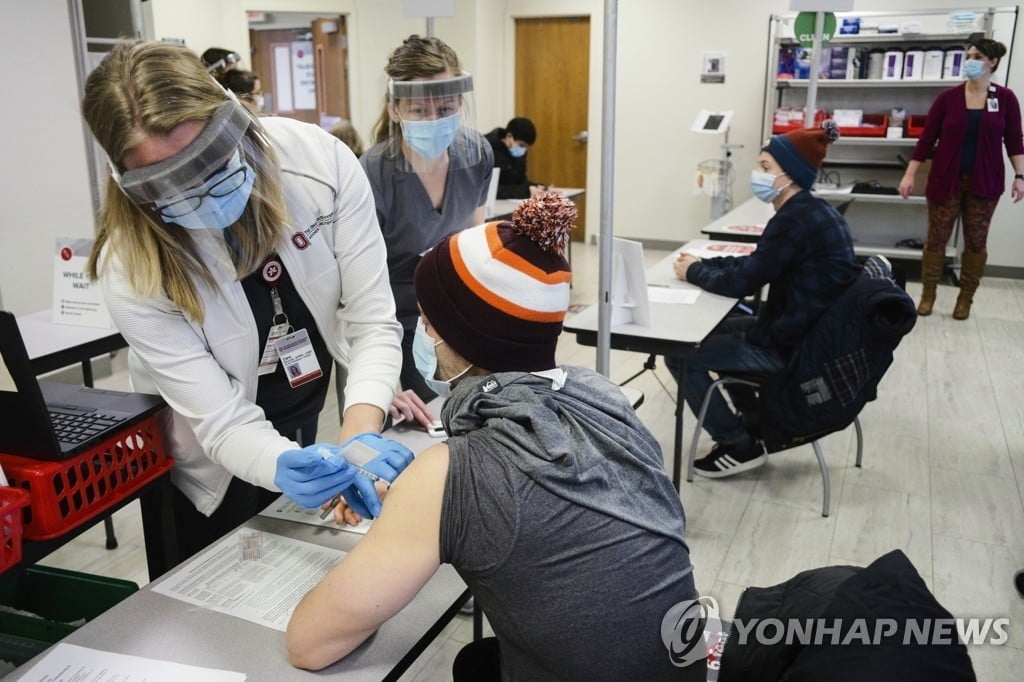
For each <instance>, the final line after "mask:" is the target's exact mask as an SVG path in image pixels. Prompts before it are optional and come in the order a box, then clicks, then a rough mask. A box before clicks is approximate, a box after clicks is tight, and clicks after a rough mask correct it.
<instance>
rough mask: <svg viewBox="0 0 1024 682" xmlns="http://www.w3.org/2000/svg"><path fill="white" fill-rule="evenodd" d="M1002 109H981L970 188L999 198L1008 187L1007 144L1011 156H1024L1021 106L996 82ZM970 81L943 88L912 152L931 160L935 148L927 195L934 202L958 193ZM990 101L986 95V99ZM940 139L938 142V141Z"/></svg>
mask: <svg viewBox="0 0 1024 682" xmlns="http://www.w3.org/2000/svg"><path fill="white" fill-rule="evenodd" d="M992 85H994V86H995V89H996V99H997V100H998V101H999V111H998V112H992V111H988V106H987V105H986V106H985V107H984V108H983V109H982V112H983V113H982V115H981V125H980V126H979V128H978V155H977V157H976V158H975V161H974V172H973V173H972V174H971V191H972V192H973V193H974V194H976V195H978V196H980V197H986V198H990V199H994V198H997V197H999V196H1000V195H1001V194H1002V193H1003V189H1004V186H1005V182H1006V180H1005V176H1004V174H1003V171H1004V168H1003V166H1004V164H1003V154H1002V150H1001V149H1000V147H1001V146H1003V145H1005V146H1006V153H1007V155H1008V156H1016V155H1017V154H1024V135H1022V133H1021V124H1020V104H1019V103H1018V102H1017V97H1016V95H1014V94H1013V91H1012V90H1010V89H1009V88H1005V87H1003V86H1002V85H996V84H995V83H993V84H992ZM966 87H967V84H966V83H961V84H960V85H957V86H955V87H952V88H949V89H948V90H943V91H942V92H941V93H939V96H938V97H936V98H935V101H934V102H933V103H932V106H931V109H929V111H928V119H927V120H926V121H925V124H924V132H923V133H922V134H921V137H920V138H919V139H918V141H917V146H916V147H914V153H913V155H912V156H911V158H912V159H914V160H915V161H924V160H925V159H927V158H928V155H929V153H931V151H932V148H933V147H934V148H935V152H934V156H933V157H932V170H931V172H930V173H929V174H928V186H927V188H926V189H925V196H926V197H928V201H930V202H932V203H939V202H941V201H944V200H946V199H948V198H949V197H951V196H953V195H954V194H956V191H957V187H958V185H959V178H960V150H961V148H962V147H963V144H964V137H965V136H966V135H967V100H966V98H965V92H964V90H965V89H966ZM986 99H987V97H986ZM936 140H938V145H937V146H936V144H935V141H936Z"/></svg>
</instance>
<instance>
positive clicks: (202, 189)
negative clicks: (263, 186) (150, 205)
mask: <svg viewBox="0 0 1024 682" xmlns="http://www.w3.org/2000/svg"><path fill="white" fill-rule="evenodd" d="M255 182H256V173H255V171H253V169H252V166H250V165H249V164H248V163H246V162H244V161H242V160H241V157H240V155H239V154H238V153H237V152H236V153H235V155H234V156H232V157H231V159H230V160H229V161H228V163H227V165H226V166H225V167H224V168H223V170H221V171H219V172H218V173H216V174H214V175H213V177H211V178H210V179H209V180H207V181H206V182H204V183H203V184H202V185H200V186H199V187H197V188H195V189H194V190H189V191H188V192H187V193H185V194H184V195H183V196H182V197H179V198H175V199H173V200H171V201H170V202H169V203H163V205H162V206H161V205H157V207H156V210H157V212H158V213H159V214H160V219H161V220H163V221H164V222H165V223H176V224H178V225H181V226H182V227H184V228H186V229H189V230H205V229H221V230H223V229H226V228H228V227H230V226H231V225H232V224H234V222H235V221H236V220H238V219H239V218H241V217H242V212H243V211H244V210H245V206H246V204H248V203H249V197H250V195H251V194H252V187H253V184H254V183H255Z"/></svg>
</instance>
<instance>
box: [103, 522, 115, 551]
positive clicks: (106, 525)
mask: <svg viewBox="0 0 1024 682" xmlns="http://www.w3.org/2000/svg"><path fill="white" fill-rule="evenodd" d="M103 529H104V530H105V531H106V532H107V549H117V536H116V535H114V517H113V515H112V514H107V515H106V516H104V517H103Z"/></svg>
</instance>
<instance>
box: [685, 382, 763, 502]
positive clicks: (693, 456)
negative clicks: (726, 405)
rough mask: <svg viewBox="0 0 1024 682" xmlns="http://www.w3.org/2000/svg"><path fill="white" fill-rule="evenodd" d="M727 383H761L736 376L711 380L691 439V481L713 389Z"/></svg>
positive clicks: (689, 470)
mask: <svg viewBox="0 0 1024 682" xmlns="http://www.w3.org/2000/svg"><path fill="white" fill-rule="evenodd" d="M725 384H744V385H746V386H752V387H753V388H757V387H758V386H759V385H760V384H758V383H757V382H755V381H748V380H746V379H737V378H736V377H719V378H717V379H715V380H714V381H712V382H711V385H710V386H708V390H707V391H705V392H704V400H702V401H701V403H700V412H699V413H698V414H697V425H696V426H694V427H693V438H692V439H690V454H689V457H688V459H687V462H686V480H687V481H688V482H690V483H692V482H693V463H694V461H695V460H696V459H697V441H698V440H699V439H700V432H701V429H703V428H704V415H706V414H707V412H708V405H709V404H710V403H711V396H712V395H713V391H714V390H715V389H717V388H718V387H719V386H724V385H725Z"/></svg>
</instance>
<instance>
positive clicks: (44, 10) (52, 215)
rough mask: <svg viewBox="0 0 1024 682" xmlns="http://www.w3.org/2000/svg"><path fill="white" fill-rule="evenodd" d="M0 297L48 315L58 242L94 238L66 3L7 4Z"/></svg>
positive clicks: (1, 61)
mask: <svg viewBox="0 0 1024 682" xmlns="http://www.w3.org/2000/svg"><path fill="white" fill-rule="evenodd" d="M0 83H3V84H4V91H5V93H7V94H8V95H9V96H8V99H7V101H6V102H5V103H4V105H3V106H2V107H0V131H3V141H4V144H3V152H2V156H0V244H2V247H0V295H2V297H3V305H4V307H5V308H7V309H9V310H14V311H15V312H18V313H27V312H33V311H35V310H41V309H43V308H49V307H50V301H51V297H52V292H53V285H52V282H53V258H54V241H55V239H56V237H61V236H88V235H91V234H92V233H93V229H94V222H93V217H92V195H91V193H90V190H89V184H88V178H89V172H88V162H87V160H86V152H85V132H84V130H83V123H82V119H81V117H80V116H79V115H78V81H77V76H76V71H75V57H74V53H73V49H72V42H71V22H70V19H69V18H68V10H67V5H66V3H65V2H62V1H59V0H47V1H45V2H0Z"/></svg>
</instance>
